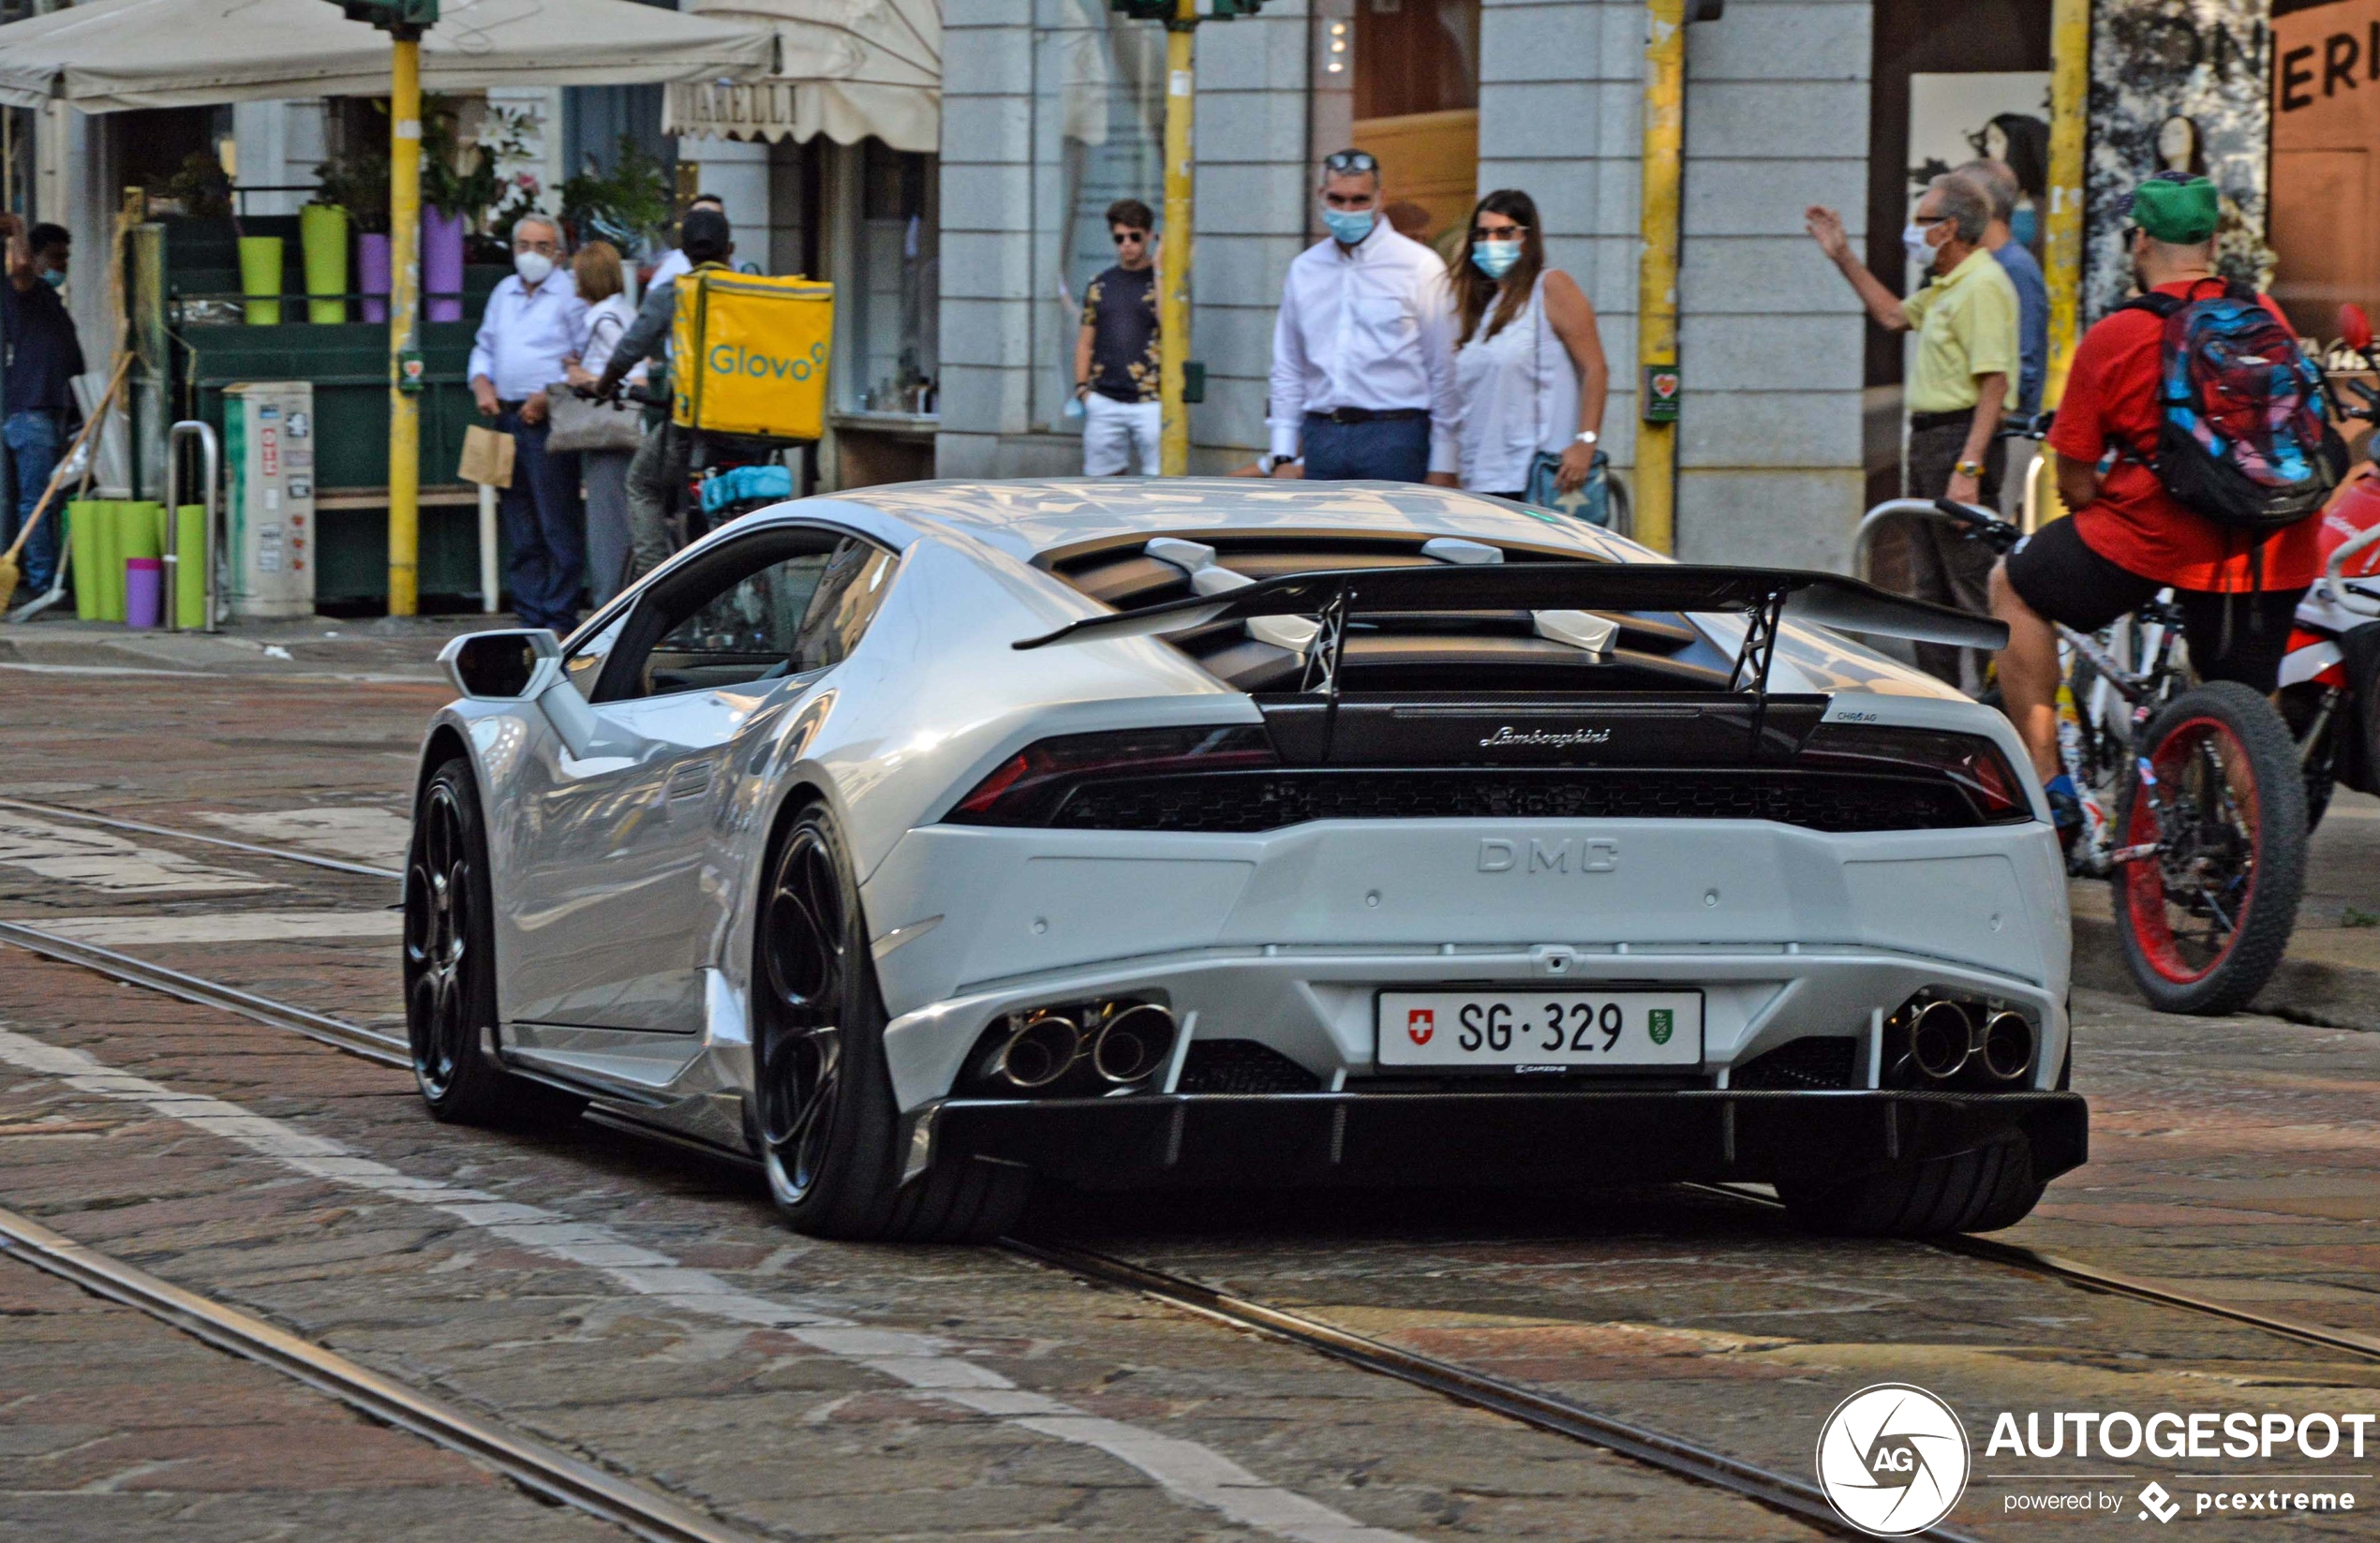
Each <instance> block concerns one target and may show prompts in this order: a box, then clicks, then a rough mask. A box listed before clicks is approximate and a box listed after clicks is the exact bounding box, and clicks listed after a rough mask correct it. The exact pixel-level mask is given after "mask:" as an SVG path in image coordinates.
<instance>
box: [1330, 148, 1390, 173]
mask: <svg viewBox="0 0 2380 1543" xmlns="http://www.w3.org/2000/svg"><path fill="white" fill-rule="evenodd" d="M1322 169H1323V170H1324V171H1338V172H1357V171H1379V170H1380V163H1379V161H1378V160H1377V159H1376V158H1375V157H1374V156H1373V154H1372V152H1370V151H1369V150H1334V151H1332V152H1331V154H1329V155H1328V156H1323V157H1322Z"/></svg>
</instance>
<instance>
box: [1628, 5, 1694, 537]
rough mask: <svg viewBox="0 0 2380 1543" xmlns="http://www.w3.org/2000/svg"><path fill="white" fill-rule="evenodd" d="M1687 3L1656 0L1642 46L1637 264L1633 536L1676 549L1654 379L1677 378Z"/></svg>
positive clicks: (1665, 430) (1671, 440)
mask: <svg viewBox="0 0 2380 1543" xmlns="http://www.w3.org/2000/svg"><path fill="white" fill-rule="evenodd" d="M1686 6H1687V0H1651V4H1650V5H1649V6H1648V7H1646V12H1647V14H1646V17H1645V26H1646V33H1645V42H1644V183H1643V193H1642V199H1643V202H1642V204H1641V206H1640V207H1641V225H1642V234H1641V239H1642V242H1643V246H1642V248H1641V251H1640V253H1639V255H1638V258H1637V265H1636V359H1637V365H1638V369H1637V373H1636V389H1637V392H1638V396H1637V409H1638V410H1637V421H1638V422H1637V430H1636V479H1635V486H1634V487H1633V488H1632V489H1631V490H1630V491H1631V492H1632V493H1633V494H1634V496H1635V497H1634V500H1633V503H1634V511H1635V529H1634V531H1633V534H1634V535H1635V537H1636V539H1637V540H1638V541H1640V542H1644V544H1645V545H1647V546H1649V547H1651V548H1652V549H1653V550H1654V551H1656V552H1673V551H1675V550H1676V546H1677V422H1676V419H1675V418H1674V417H1673V416H1672V417H1669V418H1666V419H1657V418H1655V417H1652V416H1650V414H1652V413H1653V412H1655V411H1656V410H1657V409H1656V408H1655V407H1654V399H1655V385H1654V382H1655V381H1656V380H1659V379H1662V378H1669V379H1670V380H1672V381H1674V378H1675V376H1676V373H1677V261H1678V202H1679V198H1680V196H1681V194H1682V192H1683V190H1684V185H1685V180H1686Z"/></svg>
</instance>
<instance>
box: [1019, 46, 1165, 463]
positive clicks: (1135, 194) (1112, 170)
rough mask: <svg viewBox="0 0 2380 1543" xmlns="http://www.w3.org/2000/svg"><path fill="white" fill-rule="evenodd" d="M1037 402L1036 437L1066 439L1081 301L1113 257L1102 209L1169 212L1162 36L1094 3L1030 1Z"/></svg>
mask: <svg viewBox="0 0 2380 1543" xmlns="http://www.w3.org/2000/svg"><path fill="white" fill-rule="evenodd" d="M1033 45H1034V52H1033V57H1034V119H1033V154H1034V162H1033V286H1034V305H1033V357H1034V372H1033V388H1032V390H1033V395H1032V407H1031V412H1032V420H1033V423H1034V426H1035V427H1036V428H1037V429H1041V430H1044V431H1048V430H1052V429H1055V430H1058V431H1060V432H1064V431H1065V429H1066V428H1067V427H1068V426H1069V425H1067V424H1066V422H1065V416H1064V415H1065V408H1066V404H1067V403H1068V402H1070V401H1071V400H1072V399H1073V395H1074V393H1073V384H1074V350H1075V339H1076V337H1077V335H1078V334H1079V332H1080V331H1081V326H1082V296H1083V291H1084V290H1085V289H1088V288H1089V286H1090V283H1091V281H1092V280H1093V278H1095V277H1097V276H1098V275H1099V274H1100V273H1101V272H1103V271H1104V270H1106V269H1107V268H1108V267H1109V266H1111V265H1112V264H1113V263H1114V262H1115V260H1116V249H1115V246H1114V245H1113V244H1112V243H1111V242H1110V241H1109V239H1108V218H1107V212H1108V205H1109V204H1111V203H1113V202H1115V201H1116V200H1119V199H1138V200H1140V201H1141V202H1143V203H1145V204H1147V205H1148V206H1149V207H1150V209H1151V210H1152V211H1155V212H1158V213H1159V215H1160V217H1162V212H1163V209H1164V205H1165V167H1164V155H1165V52H1166V45H1165V29H1164V28H1163V27H1161V26H1159V25H1158V24H1157V23H1155V22H1134V21H1129V20H1127V19H1125V18H1123V17H1121V16H1118V15H1115V14H1114V13H1113V12H1111V11H1109V10H1108V8H1107V7H1106V5H1105V4H1103V3H1101V0H1035V5H1034V39H1033Z"/></svg>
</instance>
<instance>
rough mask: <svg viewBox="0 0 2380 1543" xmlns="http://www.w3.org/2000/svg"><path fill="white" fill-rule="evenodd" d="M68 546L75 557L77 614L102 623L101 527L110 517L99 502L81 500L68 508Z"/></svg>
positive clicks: (85, 618)
mask: <svg viewBox="0 0 2380 1543" xmlns="http://www.w3.org/2000/svg"><path fill="white" fill-rule="evenodd" d="M66 516H67V547H68V549H69V550H70V551H71V552H72V553H73V568H72V569H71V570H70V571H71V572H72V574H73V577H74V614H75V617H76V619H77V620H80V621H97V620H98V619H99V590H100V587H101V586H100V584H99V574H100V572H101V565H100V561H99V523H100V521H101V520H102V519H104V518H105V517H106V516H105V515H104V513H103V512H102V506H101V505H100V504H99V503H97V501H96V500H93V499H89V498H77V499H76V500H75V501H74V502H72V503H70V504H68V505H67V507H66Z"/></svg>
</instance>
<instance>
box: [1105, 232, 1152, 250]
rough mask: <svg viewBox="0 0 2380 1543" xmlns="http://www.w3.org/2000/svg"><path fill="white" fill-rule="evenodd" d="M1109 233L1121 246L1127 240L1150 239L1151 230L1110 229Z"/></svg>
mask: <svg viewBox="0 0 2380 1543" xmlns="http://www.w3.org/2000/svg"><path fill="white" fill-rule="evenodd" d="M1108 235H1109V236H1110V237H1112V238H1113V239H1114V241H1115V244H1116V245H1119V246H1121V245H1123V244H1124V243H1125V242H1127V241H1138V242H1142V243H1146V242H1147V241H1148V239H1149V232H1148V231H1146V230H1110V231H1108Z"/></svg>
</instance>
